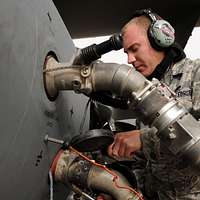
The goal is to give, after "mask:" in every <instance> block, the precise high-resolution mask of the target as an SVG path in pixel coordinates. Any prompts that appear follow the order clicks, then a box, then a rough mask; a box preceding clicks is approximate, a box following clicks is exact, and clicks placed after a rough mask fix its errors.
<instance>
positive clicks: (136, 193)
mask: <svg viewBox="0 0 200 200" xmlns="http://www.w3.org/2000/svg"><path fill="white" fill-rule="evenodd" d="M69 149H70V150H72V151H73V152H75V153H76V154H78V155H79V156H81V157H82V158H84V159H85V160H87V161H88V162H90V163H92V164H93V165H96V166H97V167H100V168H102V169H103V170H105V171H107V172H108V173H109V174H111V175H112V176H113V182H114V183H115V186H116V187H117V188H121V189H126V190H129V191H131V192H133V193H134V194H135V195H136V196H137V197H139V199H140V200H144V199H143V198H142V196H141V194H140V193H139V192H137V191H136V190H134V189H133V188H131V187H129V186H120V185H119V184H118V183H117V179H118V178H119V176H118V175H117V174H116V173H114V172H113V171H111V170H109V169H108V168H107V167H106V166H105V165H101V164H99V163H96V162H95V160H91V159H89V158H88V157H87V156H85V155H83V154H82V153H80V152H79V151H77V150H76V149H74V148H73V147H72V146H69Z"/></svg>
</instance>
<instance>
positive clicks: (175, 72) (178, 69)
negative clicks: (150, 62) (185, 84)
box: [171, 59, 186, 76]
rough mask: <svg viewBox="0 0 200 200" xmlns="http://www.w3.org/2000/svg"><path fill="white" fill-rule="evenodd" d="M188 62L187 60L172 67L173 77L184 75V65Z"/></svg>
mask: <svg viewBox="0 0 200 200" xmlns="http://www.w3.org/2000/svg"><path fill="white" fill-rule="evenodd" d="M185 62H186V59H182V60H180V61H179V62H176V63H175V64H174V65H173V66H172V67H171V70H172V75H173V76H176V75H179V74H182V73H183V70H184V67H183V66H185V65H184V63H185Z"/></svg>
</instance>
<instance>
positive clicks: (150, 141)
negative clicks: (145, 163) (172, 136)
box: [140, 127, 160, 160]
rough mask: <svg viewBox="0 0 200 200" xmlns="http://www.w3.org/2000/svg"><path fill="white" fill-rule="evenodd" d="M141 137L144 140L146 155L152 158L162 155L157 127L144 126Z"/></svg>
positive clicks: (143, 148) (143, 147) (143, 146)
mask: <svg viewBox="0 0 200 200" xmlns="http://www.w3.org/2000/svg"><path fill="white" fill-rule="evenodd" d="M140 131H141V135H140V139H141V142H142V151H143V153H144V155H145V157H146V158H147V159H148V160H150V159H158V158H159V155H160V139H159V137H158V136H157V134H156V132H157V129H156V128H154V127H153V128H143V129H141V130H140Z"/></svg>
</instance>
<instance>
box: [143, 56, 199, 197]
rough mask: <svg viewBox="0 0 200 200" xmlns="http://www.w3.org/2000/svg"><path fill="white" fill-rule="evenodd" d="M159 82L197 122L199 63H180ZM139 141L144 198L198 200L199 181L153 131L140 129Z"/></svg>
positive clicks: (187, 61)
mask: <svg viewBox="0 0 200 200" xmlns="http://www.w3.org/2000/svg"><path fill="white" fill-rule="evenodd" d="M161 81H162V82H164V83H165V84H167V85H168V86H169V87H170V88H171V89H172V90H173V91H175V92H176V94H177V97H178V98H179V100H180V101H182V103H183V105H184V106H185V107H186V108H187V109H188V110H189V112H190V113H191V114H192V115H193V116H194V117H195V118H196V119H199V118H200V59H197V60H194V61H192V60H190V59H188V58H185V59H183V60H181V61H179V62H178V63H176V64H175V65H174V66H173V67H171V68H170V69H169V70H168V71H167V72H166V73H165V75H164V77H163V79H162V80H161ZM141 140H142V144H143V152H144V155H145V157H146V159H147V165H146V172H145V173H146V175H145V180H144V182H143V183H145V184H146V187H145V192H146V194H149V195H150V196H151V194H152V193H153V192H156V193H157V194H158V196H159V199H160V200H165V199H167V200H171V199H173V200H175V199H176V200H183V199H184V200H200V177H198V176H195V175H193V174H192V170H191V169H190V168H189V167H188V166H186V165H185V163H184V162H183V161H182V160H181V159H179V160H177V158H176V157H175V156H174V155H173V154H172V153H171V152H169V151H168V150H167V148H166V147H165V146H164V145H162V143H161V141H160V140H159V138H158V137H157V136H156V134H155V131H154V129H149V128H145V129H142V134H141ZM147 199H152V198H147ZM153 199H155V198H153Z"/></svg>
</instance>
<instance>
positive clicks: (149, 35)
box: [147, 22, 163, 51]
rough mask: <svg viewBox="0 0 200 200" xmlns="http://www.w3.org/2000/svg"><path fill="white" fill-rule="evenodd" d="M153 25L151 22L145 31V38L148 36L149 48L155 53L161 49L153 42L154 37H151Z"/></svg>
mask: <svg viewBox="0 0 200 200" xmlns="http://www.w3.org/2000/svg"><path fill="white" fill-rule="evenodd" d="M153 24H154V23H153V22H152V23H151V25H150V26H149V28H148V31H147V36H148V39H149V42H150V44H151V46H152V47H153V48H154V49H156V50H157V51H162V50H163V48H162V47H161V46H160V45H158V42H156V41H155V36H154V35H153V32H152V26H153Z"/></svg>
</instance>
